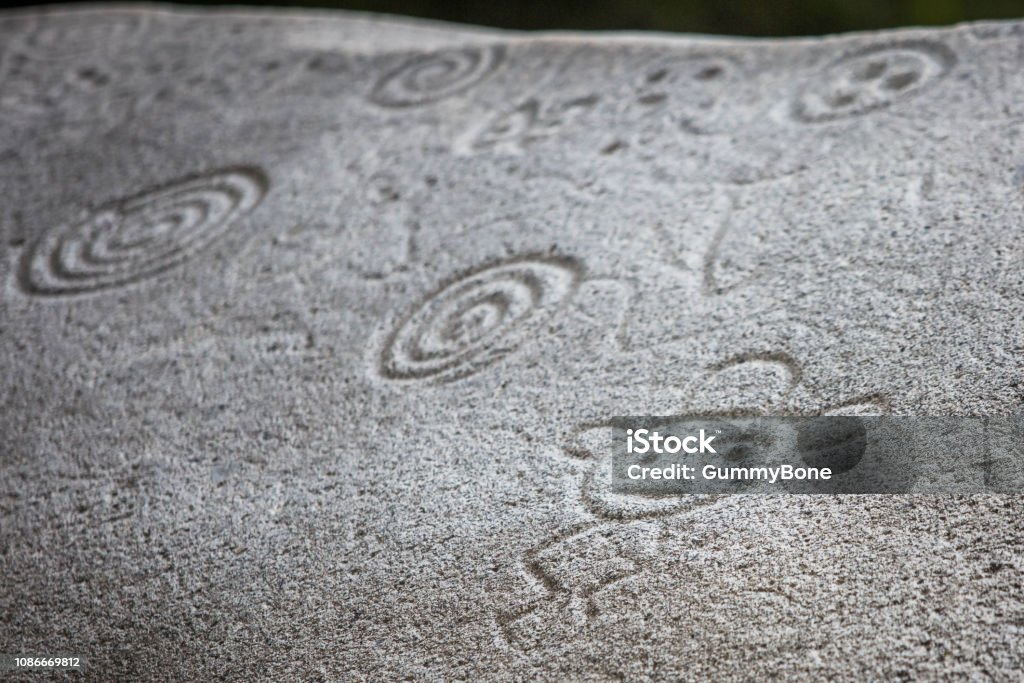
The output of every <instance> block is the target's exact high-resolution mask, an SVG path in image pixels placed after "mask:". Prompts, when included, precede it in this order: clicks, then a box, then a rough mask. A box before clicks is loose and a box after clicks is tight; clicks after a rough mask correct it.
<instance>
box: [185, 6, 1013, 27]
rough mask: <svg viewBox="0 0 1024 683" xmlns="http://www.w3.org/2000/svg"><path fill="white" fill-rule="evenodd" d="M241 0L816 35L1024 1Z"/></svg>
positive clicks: (482, 19)
mask: <svg viewBox="0 0 1024 683" xmlns="http://www.w3.org/2000/svg"><path fill="white" fill-rule="evenodd" d="M195 1H196V0H192V2H195ZM199 1H200V2H202V0H199ZM236 1H237V0H236ZM243 1H245V2H246V4H267V5H293V6H319V7H336V8H343V9H351V10H360V11H368V12H385V13H391V14H404V15H409V16H417V17H427V18H432V19H440V20H444V21H456V22H462V23H469V24H480V25H485V26H497V27H502V28H511V29H525V30H530V29H584V30H623V29H633V30H647V31H673V32H686V33H726V34H735V35H750V36H792V35H821V34H826V33H837V32H842V31H857V30H871V29H879V28H888V27H894V26H914V25H918V26H929V25H942V24H951V23H955V22H960V21H971V20H976V19H1007V18H1014V17H1021V16H1024V0H970V1H968V0H893V1H891V2H864V1H858V0H773V1H771V2H766V1H765V0H699V1H691V2H685V1H680V0H502V1H500V2H499V1H495V2H472V1H470V0H334V1H331V0H298V1H294V2H288V1H287V0H285V1H284V2H281V1H278V2H262V3H261V2H259V0H256V1H255V2H254V1H253V0H243ZM210 4H218V3H216V2H214V3H210Z"/></svg>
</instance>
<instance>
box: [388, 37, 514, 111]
mask: <svg viewBox="0 0 1024 683" xmlns="http://www.w3.org/2000/svg"><path fill="white" fill-rule="evenodd" d="M504 55H505V50H504V48H503V47H501V46H500V45H494V46H491V47H480V48H477V47H466V48H461V49H458V50H442V51H440V52H434V53H432V54H428V55H420V56H418V57H414V58H413V59H411V60H410V61H408V62H406V63H405V64H403V65H402V66H400V67H398V69H396V70H395V71H392V72H391V73H389V74H388V75H386V76H385V77H384V78H383V79H381V80H380V81H379V82H378V83H377V85H376V86H375V87H374V89H373V91H372V92H371V93H370V100H371V101H372V102H374V103H375V104H378V105H380V106H382V107H414V106H417V105H422V104H429V103H432V102H437V101H438V100H443V99H445V98H447V97H451V96H452V95H455V94H457V93H460V92H462V91H463V90H466V89H467V88H470V87H472V86H473V85H475V84H476V83H478V82H480V81H481V80H483V79H484V78H486V77H487V76H488V75H489V74H490V73H491V72H492V71H494V69H496V68H497V67H498V65H499V64H501V61H502V59H503V58H504Z"/></svg>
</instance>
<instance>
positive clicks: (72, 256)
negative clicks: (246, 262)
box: [19, 168, 266, 296]
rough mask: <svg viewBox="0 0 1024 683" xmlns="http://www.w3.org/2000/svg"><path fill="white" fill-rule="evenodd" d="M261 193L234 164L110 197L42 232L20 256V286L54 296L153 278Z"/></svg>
mask: <svg viewBox="0 0 1024 683" xmlns="http://www.w3.org/2000/svg"><path fill="white" fill-rule="evenodd" d="M265 191H266V180H265V177H264V175H263V174H262V173H261V172H260V171H257V170H255V169H242V168H235V169H225V170H221V171H217V172H214V173H209V174H206V175H202V176H194V177H191V178H186V179H184V180H180V181H178V182H175V183H172V184H169V185H165V186H163V187H160V188H157V189H154V190H151V191H148V192H144V193H142V194H138V195H135V196H133V197H129V198H127V199H123V200H120V201H116V202H111V203H109V204H107V205H105V206H102V207H100V208H98V209H96V210H93V211H90V212H89V213H88V214H86V215H85V216H84V217H83V218H81V219H79V220H77V221H72V222H69V223H66V224H64V225H62V226H59V227H57V228H54V229H53V230H50V231H48V232H46V233H44V234H43V236H42V237H41V238H40V239H39V240H38V241H37V242H36V243H35V244H34V245H33V246H32V247H31V248H30V249H29V250H27V251H26V252H25V254H24V255H23V257H22V261H21V270H20V277H19V280H20V284H21V286H22V289H24V290H25V291H26V292H28V293H30V294H36V295H41V296H48V295H49V296H55V295H70V294H82V293H85V292H92V291H96V290H102V289H108V288H112V287H117V286H120V285H125V284H128V283H131V282H136V281H138V280H142V279H145V278H147V277H151V276H153V275H156V274H158V273H161V272H163V271H165V270H167V269H169V268H172V267H174V266H176V265H179V264H180V263H181V262H183V261H184V260H185V259H187V258H188V257H189V256H191V255H193V254H195V253H196V252H198V251H200V250H202V249H203V248H204V247H206V246H208V245H209V244H210V243H211V242H212V241H213V240H214V239H215V238H216V237H218V236H219V235H220V234H221V233H222V232H223V231H224V230H225V229H227V228H228V226H230V224H231V223H232V221H234V220H235V219H237V218H238V217H239V216H242V215H244V214H245V213H247V212H249V211H250V210H252V208H253V207H255V206H256V205H257V204H258V203H259V201H260V200H261V199H262V197H263V195H264V193H265Z"/></svg>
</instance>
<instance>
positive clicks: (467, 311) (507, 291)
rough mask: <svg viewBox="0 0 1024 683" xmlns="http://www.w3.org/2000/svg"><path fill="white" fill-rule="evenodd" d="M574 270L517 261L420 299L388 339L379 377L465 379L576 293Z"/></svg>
mask: <svg viewBox="0 0 1024 683" xmlns="http://www.w3.org/2000/svg"><path fill="white" fill-rule="evenodd" d="M578 281H579V268H578V267H577V266H576V265H575V264H574V263H573V262H571V261H568V260H563V259H528V260H527V259H523V260H518V261H512V262H506V263H502V264H498V265H495V266H491V267H488V268H484V269H482V270H477V271H475V272H473V273H470V274H469V275H467V276H465V277H462V278H460V279H458V280H456V281H455V282H452V283H450V284H448V285H446V286H444V287H442V288H441V289H440V290H438V291H436V292H435V293H434V294H432V295H431V296H429V297H427V298H426V300H425V301H423V302H422V303H421V304H420V305H419V306H418V307H417V308H416V309H415V310H414V311H413V312H412V313H411V314H410V315H409V316H408V317H406V318H405V319H404V320H403V321H402V322H401V323H400V324H399V325H398V327H397V328H396V329H395V331H394V332H393V333H392V334H391V335H390V337H389V338H388V340H387V343H386V345H385V347H384V351H383V353H382V356H381V365H380V371H381V374H382V375H383V376H384V377H387V378H389V379H436V380H440V381H450V380H453V379H458V378H460V377H465V376H466V375H469V374H471V373H473V372H475V371H477V370H478V369H480V368H482V367H484V366H486V365H489V364H491V363H493V362H495V361H497V360H499V359H500V358H502V357H504V356H505V355H507V354H508V353H510V352H512V351H513V350H515V348H517V347H518V346H519V344H520V342H521V341H522V340H523V338H524V337H525V336H526V334H528V332H529V330H531V329H534V328H535V327H536V326H537V325H538V324H540V323H542V322H543V321H544V320H545V319H546V318H548V317H549V316H550V315H551V314H552V313H553V312H554V311H555V310H557V308H558V307H559V305H560V304H562V303H563V302H565V301H566V300H567V299H568V298H569V297H570V296H572V294H573V292H574V291H575V290H576V287H577V284H578Z"/></svg>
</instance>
